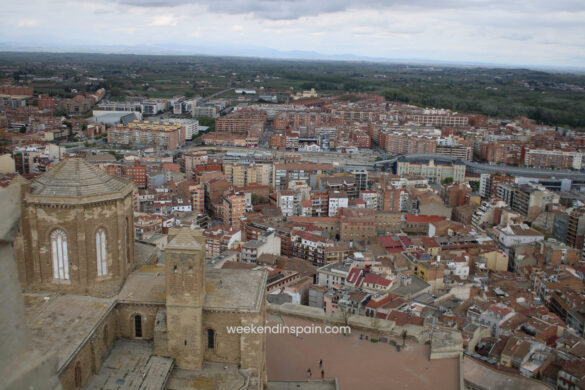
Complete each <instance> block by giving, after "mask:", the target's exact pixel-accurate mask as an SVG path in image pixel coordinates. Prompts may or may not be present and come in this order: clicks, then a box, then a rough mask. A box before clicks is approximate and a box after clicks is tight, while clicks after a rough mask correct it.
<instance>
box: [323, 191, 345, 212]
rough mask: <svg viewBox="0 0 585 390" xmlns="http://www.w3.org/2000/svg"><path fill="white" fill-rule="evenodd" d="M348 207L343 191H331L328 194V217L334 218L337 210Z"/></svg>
mask: <svg viewBox="0 0 585 390" xmlns="http://www.w3.org/2000/svg"><path fill="white" fill-rule="evenodd" d="M348 205H349V197H348V196H347V193H346V192H344V191H332V192H330V193H329V206H328V209H329V214H328V216H330V217H335V216H336V215H337V212H338V210H339V209H341V208H343V207H347V206H348Z"/></svg>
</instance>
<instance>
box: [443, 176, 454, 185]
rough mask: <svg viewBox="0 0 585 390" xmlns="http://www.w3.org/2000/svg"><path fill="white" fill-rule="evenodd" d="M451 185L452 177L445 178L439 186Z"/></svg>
mask: <svg viewBox="0 0 585 390" xmlns="http://www.w3.org/2000/svg"><path fill="white" fill-rule="evenodd" d="M452 183H453V178H452V177H446V178H444V179H443V181H442V182H441V184H443V185H445V184H447V185H448V184H452Z"/></svg>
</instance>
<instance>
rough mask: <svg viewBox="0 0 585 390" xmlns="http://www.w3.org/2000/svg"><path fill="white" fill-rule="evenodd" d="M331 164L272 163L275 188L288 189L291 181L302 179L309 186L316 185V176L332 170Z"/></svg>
mask: <svg viewBox="0 0 585 390" xmlns="http://www.w3.org/2000/svg"><path fill="white" fill-rule="evenodd" d="M333 169H334V168H333V164H328V163H309V162H302V163H301V162H297V163H285V164H274V169H273V175H272V176H273V180H272V182H273V183H274V187H275V188H276V189H277V190H286V189H288V186H289V183H290V182H292V181H303V182H305V183H307V184H308V185H310V186H311V187H313V188H315V187H316V176H317V175H319V174H324V173H327V174H330V173H331V172H333Z"/></svg>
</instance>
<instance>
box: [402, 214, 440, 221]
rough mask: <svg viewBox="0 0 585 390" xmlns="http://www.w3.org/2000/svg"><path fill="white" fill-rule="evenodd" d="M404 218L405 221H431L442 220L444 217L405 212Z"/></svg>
mask: <svg viewBox="0 0 585 390" xmlns="http://www.w3.org/2000/svg"><path fill="white" fill-rule="evenodd" d="M404 219H405V221H406V223H417V222H418V223H433V222H438V221H443V220H444V219H445V217H441V216H438V215H413V214H405V215H404Z"/></svg>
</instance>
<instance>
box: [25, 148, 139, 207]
mask: <svg viewBox="0 0 585 390" xmlns="http://www.w3.org/2000/svg"><path fill="white" fill-rule="evenodd" d="M132 189H133V184H132V183H131V182H130V181H128V180H126V179H123V178H121V177H117V176H111V175H108V174H107V173H106V172H105V171H103V170H101V169H100V168H98V167H97V166H95V165H93V164H91V163H88V162H87V161H85V160H83V159H81V158H69V159H66V160H63V161H61V162H60V163H58V164H57V165H55V166H54V167H52V168H51V169H49V170H48V171H47V172H46V173H44V174H43V175H41V176H39V177H38V178H35V179H34V180H32V182H31V185H30V192H29V194H30V198H32V199H34V198H36V199H37V200H40V198H47V197H48V198H63V199H68V198H69V199H72V200H73V199H75V200H76V201H79V198H87V200H90V199H93V200H107V199H114V198H119V197H120V196H126V195H127V194H128V193H129V192H131V191H132ZM95 198H98V199H95ZM32 199H30V200H32Z"/></svg>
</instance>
